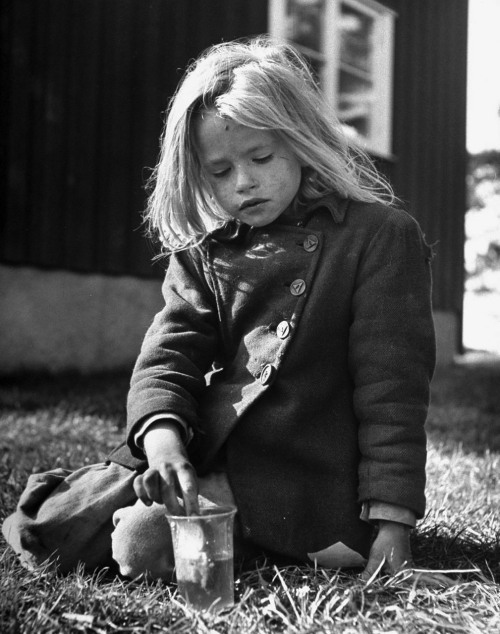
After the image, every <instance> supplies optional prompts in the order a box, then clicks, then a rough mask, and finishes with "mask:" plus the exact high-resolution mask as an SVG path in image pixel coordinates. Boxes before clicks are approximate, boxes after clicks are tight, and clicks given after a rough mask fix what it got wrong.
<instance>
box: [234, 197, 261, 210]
mask: <svg viewBox="0 0 500 634" xmlns="http://www.w3.org/2000/svg"><path fill="white" fill-rule="evenodd" d="M266 202H267V199H266V198H250V199H249V200H245V201H244V202H242V203H241V205H240V207H239V210H240V211H243V210H244V209H249V208H251V207H256V206H257V205H260V204H261V203H266Z"/></svg>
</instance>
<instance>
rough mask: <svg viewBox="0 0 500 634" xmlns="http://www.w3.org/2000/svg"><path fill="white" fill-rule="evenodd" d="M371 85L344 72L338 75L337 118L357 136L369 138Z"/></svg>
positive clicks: (371, 101)
mask: <svg viewBox="0 0 500 634" xmlns="http://www.w3.org/2000/svg"><path fill="white" fill-rule="evenodd" d="M372 107H373V84H372V82H371V81H367V80H366V79H362V78H360V77H357V76H356V75H353V74H351V73H349V72H346V71H345V70H341V71H340V74H339V103H338V109H339V118H340V120H341V121H342V122H343V123H345V124H347V125H348V126H351V127H353V128H355V130H356V131H357V133H358V134H361V135H362V136H364V137H369V136H370V128H371V126H370V122H371V119H372Z"/></svg>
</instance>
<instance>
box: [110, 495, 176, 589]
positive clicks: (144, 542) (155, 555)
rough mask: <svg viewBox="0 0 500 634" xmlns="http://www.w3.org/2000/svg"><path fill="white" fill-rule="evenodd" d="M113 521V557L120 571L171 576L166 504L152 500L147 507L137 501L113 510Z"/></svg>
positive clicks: (170, 550) (149, 575) (151, 576)
mask: <svg viewBox="0 0 500 634" xmlns="http://www.w3.org/2000/svg"><path fill="white" fill-rule="evenodd" d="M113 524H114V526H115V529H114V531H113V533H112V534H111V540H112V552H113V559H114V560H115V561H116V562H117V563H118V565H119V567H120V572H121V574H123V575H124V576H126V577H131V578H136V577H138V576H140V575H145V576H147V577H149V578H152V579H165V580H168V581H170V580H171V579H172V577H173V572H174V554H173V549H172V539H171V535H170V527H169V525H168V520H167V518H166V515H165V507H163V506H161V505H160V504H155V503H153V504H152V506H146V505H145V504H143V503H142V502H141V501H140V500H138V501H137V502H136V503H135V504H134V505H133V506H128V507H125V508H122V509H119V510H117V511H115V513H114V515H113Z"/></svg>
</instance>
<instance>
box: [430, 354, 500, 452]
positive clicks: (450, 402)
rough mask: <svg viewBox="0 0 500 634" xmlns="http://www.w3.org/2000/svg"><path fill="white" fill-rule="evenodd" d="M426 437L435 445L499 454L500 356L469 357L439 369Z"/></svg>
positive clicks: (433, 382) (433, 390) (433, 389)
mask: <svg viewBox="0 0 500 634" xmlns="http://www.w3.org/2000/svg"><path fill="white" fill-rule="evenodd" d="M427 433H428V436H429V439H430V440H432V441H433V442H435V443H436V444H444V445H450V446H452V445H455V446H456V445H461V446H462V447H463V449H464V450H465V451H467V452H476V453H478V454H481V453H484V452H485V451H487V450H489V451H496V452H500V356H496V355H491V354H473V353H469V354H467V355H464V356H463V357H462V358H460V359H459V360H458V362H457V363H455V364H454V365H451V366H447V367H442V368H438V369H437V371H436V374H435V376H434V379H433V381H432V397H431V407H430V410H429V417H428V422H427Z"/></svg>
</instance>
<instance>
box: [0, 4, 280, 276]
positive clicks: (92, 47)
mask: <svg viewBox="0 0 500 634" xmlns="http://www.w3.org/2000/svg"><path fill="white" fill-rule="evenodd" d="M266 24H267V2H266V0H252V2H234V1H233V0H210V1H207V0H182V1H177V0H36V1H34V0H15V2H14V1H12V2H10V3H8V4H6V5H5V6H4V8H3V10H2V25H1V26H2V36H3V37H2V73H3V78H2V83H3V85H4V87H5V89H4V90H3V91H2V94H3V97H2V101H3V102H4V103H3V110H2V112H3V118H2V121H3V123H2V129H1V131H0V133H1V137H2V143H3V147H2V154H3V158H4V162H5V165H8V171H5V170H2V172H3V178H4V179H5V182H4V183H3V184H4V187H3V188H2V191H3V194H2V197H3V200H2V203H3V204H2V209H3V211H2V216H1V218H2V219H1V221H0V261H3V262H8V263H21V264H33V265H37V266H47V267H61V268H65V269H72V270H77V271H94V272H105V273H133V274H151V273H152V268H151V255H152V253H151V247H149V246H148V244H147V242H146V240H144V238H143V231H142V228H141V211H142V210H143V209H144V206H145V192H144V184H145V181H146V179H147V177H148V174H149V169H150V168H152V167H154V165H155V163H156V158H157V154H158V150H159V144H158V139H159V135H160V132H161V128H162V123H163V115H164V112H165V110H166V107H167V103H168V100H169V98H170V97H171V95H172V94H173V92H174V90H175V87H176V85H177V82H178V80H179V79H180V77H181V76H182V70H183V69H184V67H185V66H186V63H187V62H188V61H189V60H190V59H192V58H193V57H195V56H197V55H198V54H199V52H200V51H201V50H202V49H204V48H205V47H207V46H209V45H210V44H213V43H215V42H217V41H220V40H222V39H233V38H235V37H240V36H243V35H246V34H257V33H261V32H264V31H265V29H266Z"/></svg>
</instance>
